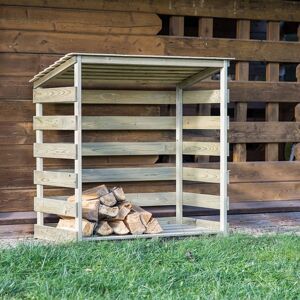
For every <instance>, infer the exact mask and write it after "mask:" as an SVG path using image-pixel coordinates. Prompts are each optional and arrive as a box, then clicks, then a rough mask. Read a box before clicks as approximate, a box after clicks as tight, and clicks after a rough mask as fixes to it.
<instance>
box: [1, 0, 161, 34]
mask: <svg viewBox="0 0 300 300" xmlns="http://www.w3.org/2000/svg"><path fill="white" fill-rule="evenodd" d="M10 4H13V3H10ZM0 15H1V16H2V22H1V23H0V28H1V29H20V30H35V31H41V30H44V31H53V32H73V33H88V34H91V33H94V34H105V33H109V34H145V35H147V34H149V35H156V34H157V33H158V32H159V31H160V29H161V20H160V19H159V17H158V16H157V15H156V14H149V13H139V12H122V11H121V10H120V11H118V12H112V11H110V12H107V11H101V10H95V11H85V10H75V9H71V10H70V9H53V8H51V9H45V8H34V7H28V5H26V7H15V6H6V7H1V9H0ZM78 20H80V26H78V22H77V21H78Z"/></svg>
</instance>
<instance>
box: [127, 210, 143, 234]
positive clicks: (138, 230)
mask: <svg viewBox="0 0 300 300" xmlns="http://www.w3.org/2000/svg"><path fill="white" fill-rule="evenodd" d="M124 223H125V224H126V226H127V227H128V229H129V231H130V233H131V234H134V235H139V234H143V233H144V232H145V231H146V227H145V226H144V224H143V222H142V220H141V216H140V213H138V212H134V213H130V214H129V215H128V216H127V217H126V218H125V220H124Z"/></svg>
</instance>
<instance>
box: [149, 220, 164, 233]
mask: <svg viewBox="0 0 300 300" xmlns="http://www.w3.org/2000/svg"><path fill="white" fill-rule="evenodd" d="M161 232H163V229H162V228H161V226H160V224H159V223H158V221H157V219H155V218H152V219H151V220H150V221H149V222H148V224H147V226H146V231H145V233H161Z"/></svg>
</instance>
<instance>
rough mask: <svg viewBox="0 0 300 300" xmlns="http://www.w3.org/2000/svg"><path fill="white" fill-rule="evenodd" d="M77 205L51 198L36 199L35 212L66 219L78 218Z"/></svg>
mask: <svg viewBox="0 0 300 300" xmlns="http://www.w3.org/2000/svg"><path fill="white" fill-rule="evenodd" d="M76 207H77V206H76V203H70V202H68V201H65V200H57V199H51V198H37V197H35V198H34V211H37V212H43V213H49V214H56V215H60V216H65V217H76V214H77V208H76Z"/></svg>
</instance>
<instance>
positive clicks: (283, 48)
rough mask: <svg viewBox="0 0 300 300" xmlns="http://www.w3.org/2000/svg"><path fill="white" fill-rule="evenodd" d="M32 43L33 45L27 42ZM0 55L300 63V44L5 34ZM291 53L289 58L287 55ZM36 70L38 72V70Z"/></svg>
mask: <svg viewBox="0 0 300 300" xmlns="http://www.w3.org/2000/svg"><path fill="white" fill-rule="evenodd" d="M28 41H30V43H29V42H28ZM0 52H23V53H55V54H65V53H67V52H98V53H121V54H150V55H183V56H184V55H186V56H208V57H209V56H210V57H211V56H215V57H216V56H218V57H232V58H235V59H237V60H240V61H269V62H299V61H300V44H299V43H296V42H271V41H256V40H236V39H201V38H185V37H183V38H179V37H171V36H168V37H163V36H161V37H157V36H138V35H136V36H130V35H92V34H91V35H86V34H71V33H52V32H31V31H16V30H3V31H2V32H1V37H0ZM286 53H289V55H286ZM33 67H35V70H36V68H37V67H36V66H33Z"/></svg>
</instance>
